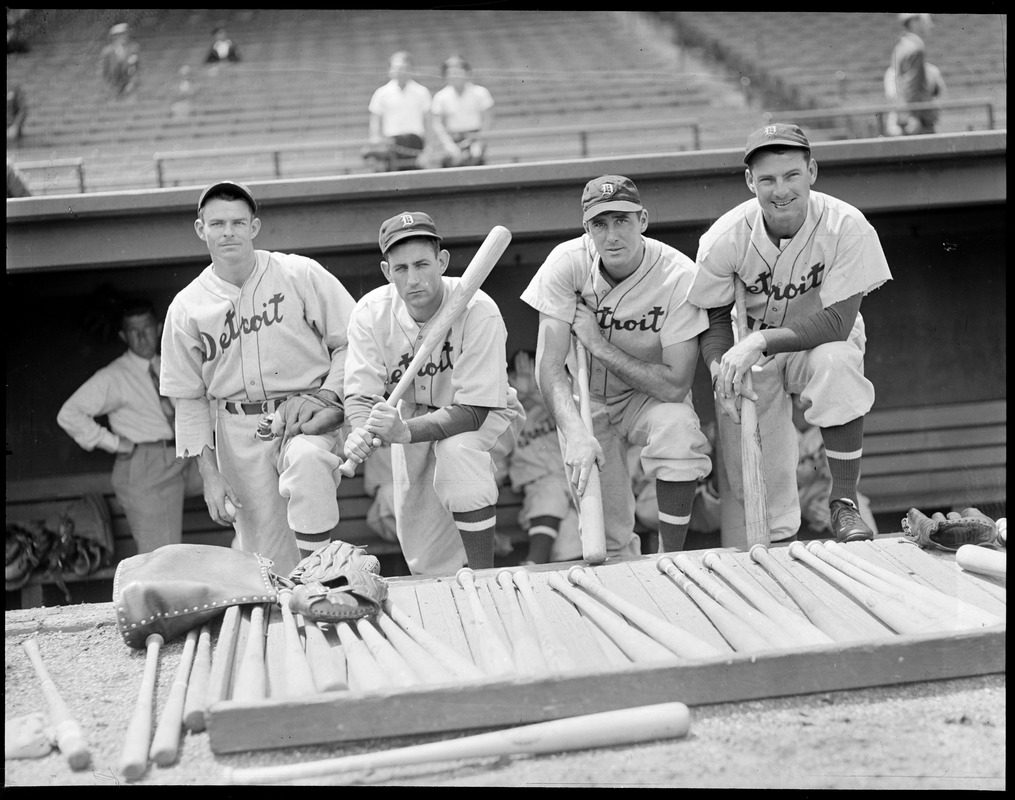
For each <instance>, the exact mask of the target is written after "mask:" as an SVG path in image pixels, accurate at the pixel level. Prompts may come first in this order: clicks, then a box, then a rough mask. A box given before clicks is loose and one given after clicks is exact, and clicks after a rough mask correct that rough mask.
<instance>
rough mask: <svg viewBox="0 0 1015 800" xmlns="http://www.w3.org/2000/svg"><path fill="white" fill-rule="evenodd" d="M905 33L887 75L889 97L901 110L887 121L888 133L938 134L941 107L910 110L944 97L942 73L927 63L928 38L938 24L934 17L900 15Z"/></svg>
mask: <svg viewBox="0 0 1015 800" xmlns="http://www.w3.org/2000/svg"><path fill="white" fill-rule="evenodd" d="M899 21H900V22H901V24H902V27H903V32H902V35H901V36H900V37H899V41H898V43H897V44H896V45H895V49H894V50H893V51H892V59H891V63H890V64H889V66H888V69H887V70H886V72H885V78H884V81H885V97H886V99H887V100H888V101H889V102H890V103H893V104H896V105H897V106H898V108H896V109H895V111H893V112H891V114H890V117H889V119H888V120H887V121H886V131H887V132H888V133H889V135H892V136H902V135H912V134H918V133H934V132H935V129H936V126H937V121H938V119H939V118H940V116H941V109H940V108H929V109H919V110H913V109H907V108H906V106H907V105H909V104H911V103H929V102H932V101H936V100H940V99H941V98H942V96H943V95H944V88H945V87H944V80H943V79H942V77H941V71H940V70H939V69H938V68H937V67H935V66H934V65H933V64H930V63H928V62H927V47H926V44H925V43H924V39H926V38H927V36H928V35H929V34H930V31H931V29H932V28H933V27H934V23H933V21H932V20H931V16H930V14H899Z"/></svg>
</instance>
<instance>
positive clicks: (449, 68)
mask: <svg viewBox="0 0 1015 800" xmlns="http://www.w3.org/2000/svg"><path fill="white" fill-rule="evenodd" d="M441 75H442V77H443V78H444V82H445V83H446V84H447V85H446V86H445V87H444V88H443V89H441V90H440V91H439V92H437V94H435V95H434V98H433V115H432V117H431V123H432V125H433V131H434V135H435V136H436V138H437V141H438V142H439V143H440V146H441V148H442V153H443V158H442V162H441V166H444V167H468V166H474V165H478V164H482V163H484V158H485V155H486V139H485V136H486V134H487V133H488V132H489V130H490V127H491V125H492V124H493V105H494V103H493V96H492V95H491V94H490V91H489V90H488V89H487V88H486V87H485V86H479V85H478V84H475V83H473V82H472V69H471V68H470V67H469V64H468V62H467V61H466V60H465V59H463V58H462V57H461V56H451V57H450V58H448V59H447V60H446V61H445V62H444V64H443V65H442V66H441Z"/></svg>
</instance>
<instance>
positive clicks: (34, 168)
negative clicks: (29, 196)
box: [15, 158, 85, 194]
mask: <svg viewBox="0 0 1015 800" xmlns="http://www.w3.org/2000/svg"><path fill="white" fill-rule="evenodd" d="M15 163H16V166H17V168H18V169H19V170H21V171H22V172H38V171H40V170H50V171H52V170H64V169H69V170H74V171H75V172H76V173H77V178H78V191H79V192H81V194H84V192H85V160H84V159H83V158H51V159H49V160H47V161H17V162H15ZM30 183H32V184H35V183H36V181H34V180H32V181H30ZM32 188H35V187H34V185H33V187H32ZM44 188H45V187H44Z"/></svg>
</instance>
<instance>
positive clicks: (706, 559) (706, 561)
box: [701, 551, 719, 569]
mask: <svg viewBox="0 0 1015 800" xmlns="http://www.w3.org/2000/svg"><path fill="white" fill-rule="evenodd" d="M717 558H719V556H717V555H716V554H715V553H713V552H712V551H709V552H707V553H705V554H704V555H703V556H702V557H701V563H702V565H703V566H705V567H707V568H708V569H712V565H713V564H714V563H715V560H716V559H717Z"/></svg>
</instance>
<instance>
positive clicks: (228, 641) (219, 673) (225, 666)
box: [206, 605, 240, 708]
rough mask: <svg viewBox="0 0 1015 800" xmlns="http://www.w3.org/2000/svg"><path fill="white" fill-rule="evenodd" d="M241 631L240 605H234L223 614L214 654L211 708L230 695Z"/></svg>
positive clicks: (210, 688)
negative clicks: (237, 643)
mask: <svg viewBox="0 0 1015 800" xmlns="http://www.w3.org/2000/svg"><path fill="white" fill-rule="evenodd" d="M239 633H240V607H239V606H236V605H233V606H229V608H227V609H226V611H225V614H223V615H222V624H221V626H220V627H219V632H218V640H217V641H216V642H215V652H214V654H213V655H212V660H211V671H210V672H209V674H208V702H207V706H206V707H207V708H211V707H212V706H213V705H215V704H216V703H218V702H219V701H220V700H225V699H226V698H227V697H229V688H230V686H231V684H232V679H233V661H234V659H235V657H236V640H237V638H238V636H239Z"/></svg>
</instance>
